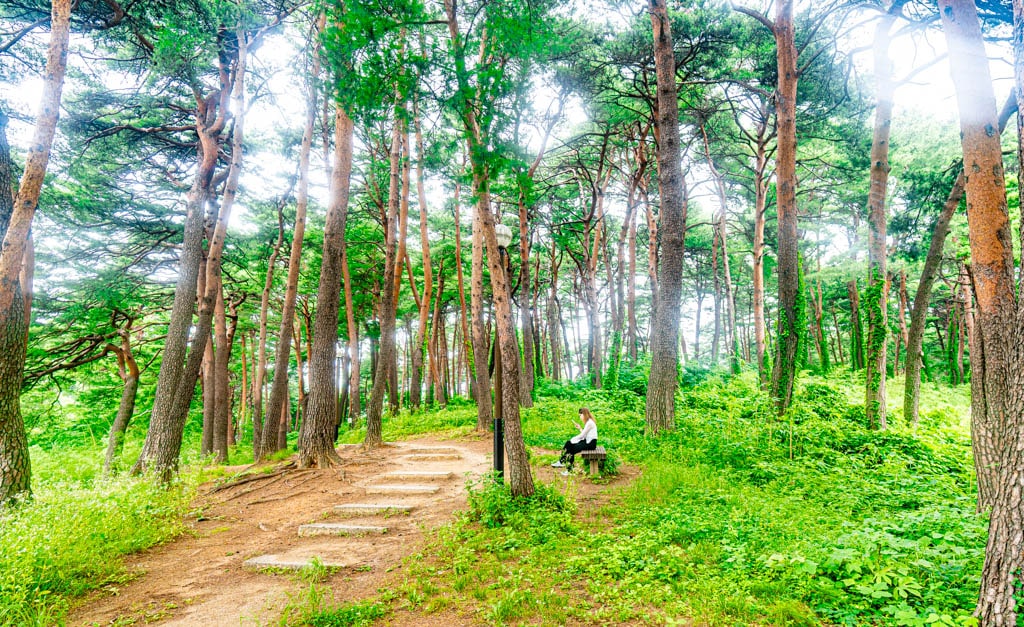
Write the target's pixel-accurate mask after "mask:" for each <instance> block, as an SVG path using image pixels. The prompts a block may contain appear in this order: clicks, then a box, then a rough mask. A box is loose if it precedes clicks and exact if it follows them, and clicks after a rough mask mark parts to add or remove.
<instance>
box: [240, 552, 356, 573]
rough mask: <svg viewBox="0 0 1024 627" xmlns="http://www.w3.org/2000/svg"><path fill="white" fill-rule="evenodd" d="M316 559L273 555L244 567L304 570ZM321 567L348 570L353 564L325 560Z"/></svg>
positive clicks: (245, 563) (311, 565)
mask: <svg viewBox="0 0 1024 627" xmlns="http://www.w3.org/2000/svg"><path fill="white" fill-rule="evenodd" d="M315 559H316V558H313V557H281V556H280V555H272V554H271V555H260V556H259V557H253V558H251V559H247V560H245V562H244V563H243V564H242V566H243V567H245V568H255V569H264V568H280V569H283V570H303V569H306V568H312V567H313V563H314V560H315ZM320 565H321V566H324V567H325V568H348V567H349V566H351V564H343V563H341V562H332V561H325V560H320Z"/></svg>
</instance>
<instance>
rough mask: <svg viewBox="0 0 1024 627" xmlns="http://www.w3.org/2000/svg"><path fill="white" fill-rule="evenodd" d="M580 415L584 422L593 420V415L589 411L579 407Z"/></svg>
mask: <svg viewBox="0 0 1024 627" xmlns="http://www.w3.org/2000/svg"><path fill="white" fill-rule="evenodd" d="M580 415H581V416H583V419H584V420H585V421H586V420H594V414H592V413H590V410H589V409H587V408H586V407H580ZM594 422H595V423H596V422H597V421H596V420H594Z"/></svg>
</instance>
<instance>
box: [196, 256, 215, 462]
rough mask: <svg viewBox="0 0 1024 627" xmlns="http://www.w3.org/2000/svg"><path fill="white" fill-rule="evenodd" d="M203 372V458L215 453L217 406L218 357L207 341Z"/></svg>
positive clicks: (202, 281) (202, 286)
mask: <svg viewBox="0 0 1024 627" xmlns="http://www.w3.org/2000/svg"><path fill="white" fill-rule="evenodd" d="M204 268H205V263H202V264H200V265H199V293H200V294H202V293H203V292H205V291H206V272H205V271H204ZM202 368H203V371H202V374H201V375H200V376H201V377H202V378H201V385H202V395H203V437H202V441H201V442H200V444H199V454H200V455H202V456H203V457H206V456H207V455H211V454H212V453H213V429H214V427H213V423H214V414H216V405H217V382H216V374H215V373H214V370H215V369H216V356H215V355H214V354H213V342H211V341H209V340H207V341H206V348H204V349H203V366H202Z"/></svg>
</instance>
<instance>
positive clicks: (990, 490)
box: [939, 0, 1024, 627]
mask: <svg viewBox="0 0 1024 627" xmlns="http://www.w3.org/2000/svg"><path fill="white" fill-rule="evenodd" d="M1013 4H1014V18H1015V19H1014V50H1015V53H1017V54H1015V62H1016V63H1015V69H1016V70H1017V77H1018V82H1017V85H1016V87H1017V90H1018V101H1019V98H1020V95H1021V91H1020V90H1021V88H1024V75H1022V73H1024V67H1022V65H1021V64H1024V6H1022V5H1021V3H1020V2H1019V0H1017V1H1015V2H1014V3H1013ZM939 13H940V15H941V17H942V26H943V30H944V31H945V33H946V41H947V44H948V46H949V52H950V55H949V59H950V68H951V72H952V75H953V82H954V85H956V87H957V103H958V105H959V110H960V130H961V134H960V137H961V144H962V146H963V152H964V171H965V172H967V173H968V175H967V177H966V185H965V189H966V193H967V206H968V211H967V224H968V231H969V235H970V245H971V260H972V269H973V272H972V276H973V279H974V294H975V297H976V299H977V311H976V319H975V323H974V327H975V338H974V341H973V346H974V348H975V351H974V352H973V353H972V355H971V366H972V377H971V423H972V425H971V426H972V432H973V436H974V439H973V447H974V458H975V469H976V472H977V476H978V498H979V505H980V506H981V507H991V508H992V511H991V515H990V516H989V533H988V545H987V546H986V549H985V564H984V567H983V569H982V575H981V590H980V595H979V600H978V606H977V608H976V610H975V615H976V616H977V617H978V618H979V620H980V623H981V624H982V625H985V626H986V627H993V626H995V627H1002V626H1010V625H1016V624H1017V613H1018V612H1017V607H1016V603H1017V602H1016V593H1017V590H1018V589H1019V587H1020V585H1021V569H1022V567H1024V563H1022V558H1024V500H1022V495H1021V490H1020V486H1021V484H1022V483H1024V458H1022V457H1021V456H1020V454H1019V451H1020V450H1021V446H1022V444H1024V442H1022V441H1021V439H1022V435H1024V428H1022V424H1021V423H1022V417H1024V396H1021V394H1020V390H1021V389H1024V356H1022V352H1021V350H1020V349H1021V346H1022V345H1024V337H1022V333H1021V329H1022V328H1024V325H1022V315H1024V313H1022V312H1024V309H1022V308H1021V307H1020V304H1019V302H1018V300H1017V296H1016V294H1015V286H1014V277H1013V272H1014V261H1013V241H1012V236H1011V234H1010V221H1009V211H1008V208H1007V201H1006V191H1005V187H1004V185H1005V183H1004V171H1003V160H1002V150H1001V147H1000V142H999V134H998V133H997V132H994V129H996V128H997V125H998V120H997V115H996V103H995V97H994V95H993V90H992V80H991V76H990V74H989V68H988V59H987V57H986V52H985V47H984V44H983V42H982V38H981V27H980V24H979V20H978V15H977V10H976V8H975V6H974V3H973V2H971V1H970V0H940V2H939ZM1018 152H1019V153H1021V152H1024V144H1021V145H1020V146H1019V150H1018ZM974 173H978V174H977V175H974Z"/></svg>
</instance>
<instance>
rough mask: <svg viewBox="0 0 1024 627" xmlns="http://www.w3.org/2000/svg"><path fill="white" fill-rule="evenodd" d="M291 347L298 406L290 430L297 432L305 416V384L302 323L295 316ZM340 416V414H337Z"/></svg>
mask: <svg viewBox="0 0 1024 627" xmlns="http://www.w3.org/2000/svg"><path fill="white" fill-rule="evenodd" d="M292 346H293V347H294V348H295V379H296V382H295V383H296V385H295V389H296V390H297V391H298V395H299V398H298V403H299V404H298V406H297V409H296V411H295V422H293V423H292V430H293V431H294V430H297V429H298V427H299V424H300V423H301V421H302V418H303V417H304V416H305V415H306V383H305V381H303V375H302V371H303V368H304V363H303V361H304V360H303V359H302V323H301V322H300V321H299V317H298V316H295V324H294V325H292ZM339 416H340V414H339Z"/></svg>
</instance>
